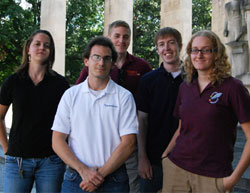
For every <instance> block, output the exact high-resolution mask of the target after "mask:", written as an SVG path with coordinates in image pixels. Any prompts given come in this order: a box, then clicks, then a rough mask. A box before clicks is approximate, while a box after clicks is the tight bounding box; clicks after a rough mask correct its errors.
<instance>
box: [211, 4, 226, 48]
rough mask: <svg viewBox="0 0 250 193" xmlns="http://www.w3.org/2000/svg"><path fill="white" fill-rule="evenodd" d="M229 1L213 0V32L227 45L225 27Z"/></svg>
mask: <svg viewBox="0 0 250 193" xmlns="http://www.w3.org/2000/svg"><path fill="white" fill-rule="evenodd" d="M227 1H228V0H212V31H213V32H215V33H216V34H217V35H218V36H219V38H220V39H221V41H222V42H223V43H224V44H225V43H227V38H226V37H224V35H223V31H224V26H225V3H226V2H227Z"/></svg>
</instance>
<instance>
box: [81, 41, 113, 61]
mask: <svg viewBox="0 0 250 193" xmlns="http://www.w3.org/2000/svg"><path fill="white" fill-rule="evenodd" d="M95 45H98V46H104V47H108V48H110V50H111V52H112V62H113V63H115V62H116V59H117V52H116V50H115V47H114V46H113V43H112V42H111V40H110V39H109V38H106V37H104V36H98V37H95V38H93V39H92V40H91V41H90V42H89V43H88V45H87V46H86V48H85V51H84V53H83V59H85V58H87V59H89V56H90V52H91V49H92V47H93V46H95Z"/></svg>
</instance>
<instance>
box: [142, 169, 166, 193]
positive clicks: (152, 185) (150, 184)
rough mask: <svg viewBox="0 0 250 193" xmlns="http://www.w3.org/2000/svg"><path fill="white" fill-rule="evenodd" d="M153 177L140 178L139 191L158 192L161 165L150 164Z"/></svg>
mask: <svg viewBox="0 0 250 193" xmlns="http://www.w3.org/2000/svg"><path fill="white" fill-rule="evenodd" d="M152 170H153V178H152V180H146V179H143V178H141V179H140V193H146V192H148V193H149V192H150V193H153V192H158V191H159V190H161V189H162V180H163V174H162V166H158V165H152Z"/></svg>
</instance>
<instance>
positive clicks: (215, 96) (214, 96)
mask: <svg viewBox="0 0 250 193" xmlns="http://www.w3.org/2000/svg"><path fill="white" fill-rule="evenodd" d="M221 95H222V93H221V92H213V93H212V94H211V95H210V98H209V99H208V102H209V103H210V104H215V103H217V102H218V101H219V98H220V97H221Z"/></svg>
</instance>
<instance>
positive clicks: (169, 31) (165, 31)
mask: <svg viewBox="0 0 250 193" xmlns="http://www.w3.org/2000/svg"><path fill="white" fill-rule="evenodd" d="M164 36H173V37H174V38H175V39H176V41H177V43H178V46H179V47H181V46H182V38H181V33H180V32H179V31H178V30H176V29H174V28H172V27H164V28H161V29H160V30H159V31H158V32H156V34H155V40H154V41H155V45H156V46H157V41H158V40H159V38H162V37H164Z"/></svg>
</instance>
